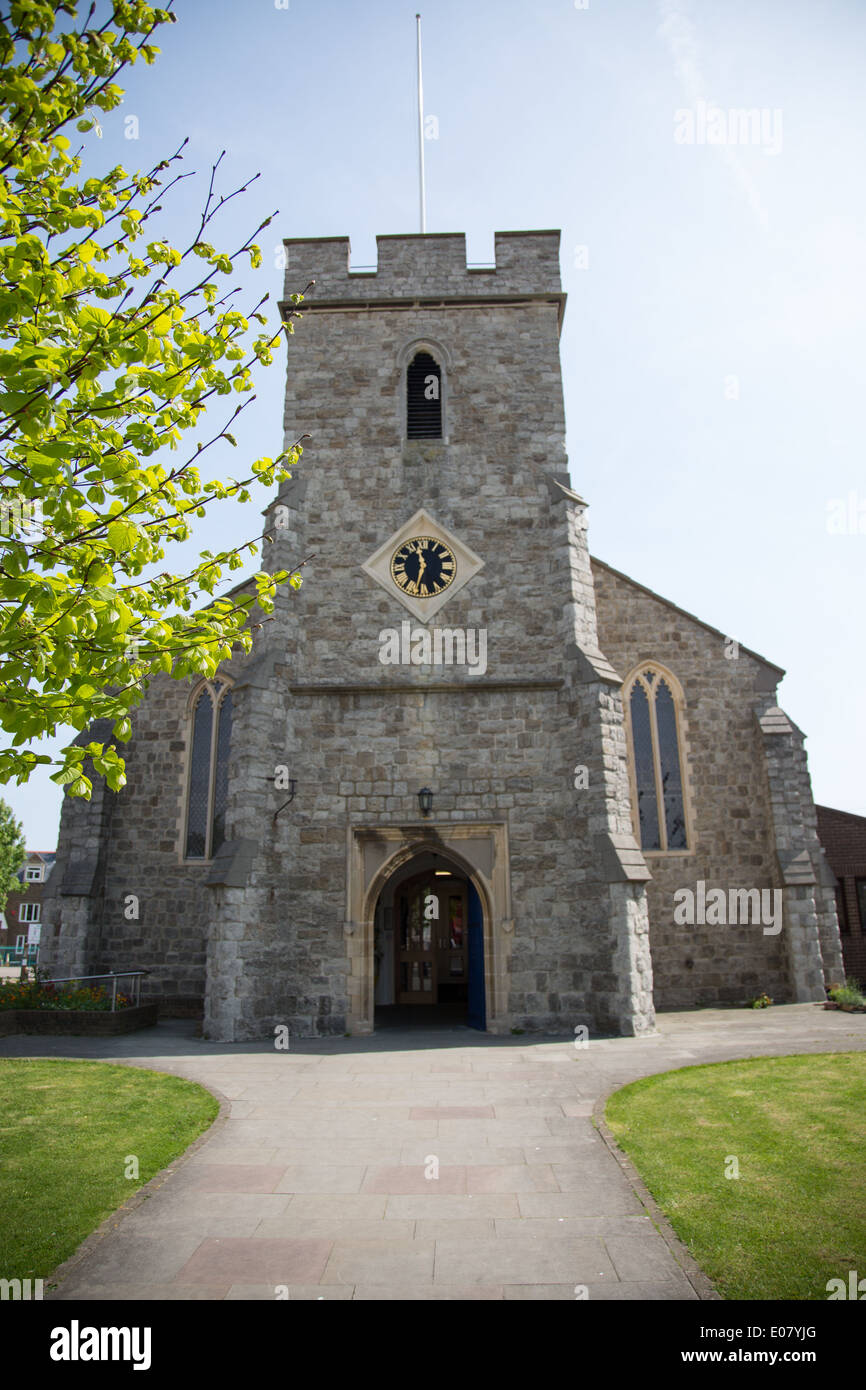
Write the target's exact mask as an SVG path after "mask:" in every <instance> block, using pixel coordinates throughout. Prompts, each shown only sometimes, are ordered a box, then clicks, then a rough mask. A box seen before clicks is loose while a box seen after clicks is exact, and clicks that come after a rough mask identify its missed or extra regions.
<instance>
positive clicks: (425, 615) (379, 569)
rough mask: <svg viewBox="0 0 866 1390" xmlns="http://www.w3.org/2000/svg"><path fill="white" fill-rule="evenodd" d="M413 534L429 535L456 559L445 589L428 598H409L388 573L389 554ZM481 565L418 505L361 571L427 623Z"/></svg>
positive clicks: (478, 559) (459, 541) (471, 553)
mask: <svg viewBox="0 0 866 1390" xmlns="http://www.w3.org/2000/svg"><path fill="white" fill-rule="evenodd" d="M414 536H432V537H433V539H434V540H437V541H441V542H442V544H443V545H447V546H448V548H449V550H450V551H451V552H452V554H453V555H454V558H455V560H456V562H457V572H456V574H455V576H454V578H453V579H452V581H451V583H450V584H449V585H448V587H447V588H445V589H443V590H442V592H441V594H435V595H431V596H430V597H429V598H413V597H412V595H411V594H406V593H404V592H403V590H402V589H401V588H400V586H399V585H398V584H395V583H394V580H393V577H392V575H391V557H392V556H393V554H394V552H395V551H396V550H399V548H400V546H401V545H403V544H404V542H405V541H408V540H410V539H411V538H412V537H414ZM483 568H484V561H483V560H482V559H481V558H480V556H478V555H476V554H475V551H474V550H472V549H471V548H470V547H469V546H468V545H466V543H465V542H464V541H461V540H458V538H457V537H456V536H455V535H454V534H453V532H451V531H449V530H448V529H447V528H446V527H445V526H442V525H440V523H439V522H438V521H436V520H435V519H434V518H433V517H432V516H431V515H430V513H429V512H428V511H426V510H425V508H424V507H421V508H420V510H419V511H417V512H416V513H415V515H414V516H410V518H409V520H408V521H406V522H404V523H403V525H402V526H401V527H400V529H399V530H398V531H395V532H394V533H393V535H390V536H389V537H388V539H387V540H386V541H385V542H384V543H383V544H382V545H380V546H379V549H378V550H376V551H374V553H373V554H372V555H371V556H370V558H369V560H366V561H365V562H364V564H363V565H362V566H361V569H362V570H363V571H364V573H365V574H368V575H369V576H370V578H371V579H375V581H376V583H377V584H381V586H382V588H383V589H384V590H385V592H386V593H388V594H390V596H391V598H395V599H397V600H398V601H399V602H400V603H402V605H403V607H404V608H407V609H408V610H409V612H410V613H411V614H412V616H413V617H414V618H417V619H418V620H419V622H422V623H429V621H430V619H431V618H433V617H434V616H435V615H436V614H437V613H438V612H439V609H440V608H441V607H442V605H443V604H445V603H447V602H448V600H449V599H450V598H453V597H454V595H455V594H459V592H460V590H461V589H462V588H464V586H465V585H466V584H468V583H469V581H470V579H474V578H475V576H476V574H478V572H479V570H481V569H483Z"/></svg>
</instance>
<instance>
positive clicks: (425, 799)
mask: <svg viewBox="0 0 866 1390" xmlns="http://www.w3.org/2000/svg"><path fill="white" fill-rule="evenodd" d="M418 805H419V806H420V807H421V815H422V816H429V814H430V812H431V811H432V810H433V793H432V792H431V790H430V788H429V787H422V788H421V790H420V792H419V793H418Z"/></svg>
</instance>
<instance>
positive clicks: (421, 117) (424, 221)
mask: <svg viewBox="0 0 866 1390" xmlns="http://www.w3.org/2000/svg"><path fill="white" fill-rule="evenodd" d="M415 24H416V27H417V30H418V179H419V184H420V198H421V231H422V232H426V230H427V199H426V195H425V192H424V92H423V88H422V86H421V16H420V15H419V14H416V16H415Z"/></svg>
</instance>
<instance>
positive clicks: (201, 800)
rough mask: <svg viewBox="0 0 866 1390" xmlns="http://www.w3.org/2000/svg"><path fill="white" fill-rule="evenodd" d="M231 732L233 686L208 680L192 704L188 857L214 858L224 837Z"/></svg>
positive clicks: (187, 834) (187, 816)
mask: <svg viewBox="0 0 866 1390" xmlns="http://www.w3.org/2000/svg"><path fill="white" fill-rule="evenodd" d="M231 732H232V693H231V689H230V687H229V686H228V685H227V684H226V683H225V681H219V680H216V681H207V682H206V683H205V684H204V685H203V686H202V687H201V690H200V692H199V694H198V696H197V698H196V699H195V701H194V703H193V707H192V737H191V740H190V754H189V784H188V790H187V814H186V858H187V859H211V858H213V856H214V855H215V854H216V852H217V850H218V849H219V847H220V845H221V844H222V843H223V841H224V840H225V812H226V803H227V801H228V763H229V746H230V743H231Z"/></svg>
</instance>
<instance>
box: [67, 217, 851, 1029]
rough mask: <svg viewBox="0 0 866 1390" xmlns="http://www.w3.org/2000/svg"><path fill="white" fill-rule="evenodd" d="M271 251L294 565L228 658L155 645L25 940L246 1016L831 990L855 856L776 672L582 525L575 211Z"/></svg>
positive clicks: (234, 1017) (516, 1018) (278, 548)
mask: <svg viewBox="0 0 866 1390" xmlns="http://www.w3.org/2000/svg"><path fill="white" fill-rule="evenodd" d="M286 253H287V254H286V261H287V264H286V296H287V301H288V295H289V294H290V293H292V292H294V291H297V290H302V289H303V288H304V286H306V285H307V284H308V283H309V282H310V281H315V285H314V287H313V288H312V289H311V290H310V292H309V293H308V295H307V296H306V297H305V300H304V303H303V305H302V311H301V317H300V319H299V320H298V321H297V326H296V329H295V334H294V336H293V338H292V340H291V342H290V346H289V353H288V389H287V394H286V407H285V430H286V439H287V441H288V443H291V442H293V441H294V440H296V439H297V438H298V437H299V436H300V435H301V434H304V433H307V434H309V435H310V436H311V443H309V444H308V445H307V446H306V447H305V449H304V453H303V457H302V459H301V460H300V463H299V464H298V466H297V467H296V469H295V470H294V476H293V477H292V480H291V482H289V483H286V484H284V485H283V487H282V489H281V490H280V492H279V495H278V496H276V497H275V498H274V499H273V501H272V503H271V505H270V506H269V507H268V509H267V511H266V526H267V527H268V528H270V532H271V535H272V537H273V543H272V544H270V545H268V546H265V553H264V557H263V563H264V565H265V567H266V568H267V569H268V570H269V571H271V572H276V571H278V570H291V569H293V568H294V567H295V566H297V565H298V564H299V562H301V561H302V560H304V561H306V563H305V564H304V568H303V575H304V583H303V585H302V587H301V589H300V590H299V591H298V592H294V591H292V590H291V589H289V588H287V587H286V588H283V589H281V590H280V592H279V594H278V598H277V603H276V609H275V612H274V614H273V615H272V618H271V620H269V621H264V622H263V623H262V625H261V627H260V628H258V630H257V631H256V632H255V637H254V644H253V648H252V651H251V653H250V654H248V655H245V654H241V655H239V656H238V657H236V658H235V659H233V660H232V661H229V662H226V663H224V664H223V665H222V666H221V668H220V670H219V672H218V675H217V678H215V679H214V680H213V681H203V680H202V681H197V682H196V681H192V680H187V681H173V680H171V679H170V678H169V677H168V676H164V675H158V676H156V677H154V678H153V679H152V681H151V683H150V686H149V689H148V691H147V693H146V695H145V698H144V699H143V701H142V703H141V704H140V705H139V706H138V707H137V709H136V710H135V711H133V737H132V740H131V741H130V742H129V744H127V745H125V747H124V750H123V752H124V757H125V759H126V762H127V778H128V781H127V785H126V787H125V788H124V789H123V790H122V791H121V792H119V793H117V794H114V793H112V792H110V791H108V790H106V788H105V786H104V783H103V782H102V780H101V779H100V778H99V777H96V776H94V792H93V797H92V800H91V801H90V802H84V801H80V800H74V799H71V798H68V799H67V800H66V802H65V805H64V809H63V817H62V823H61V831H60V842H59V846H58V853H57V861H56V867H55V870H54V872H53V874H52V878H51V883H50V886H49V897H48V900H47V902H46V905H45V909H44V917H45V923H44V927H43V933H42V948H41V956H40V963H41V964H42V965H45V966H48V967H49V969H50V970H51V972H52V973H55V974H58V975H68V974H72V973H73V972H80V973H86V974H93V973H96V972H102V971H108V970H131V969H147V970H148V971H150V975H149V977H148V980H147V983H146V988H145V989H144V990H143V995H142V997H143V998H149V999H156V1000H158V1001H159V1002H160V1005H161V1008H162V1011H163V1013H164V1014H165V1015H168V1016H172V1015H174V1016H177V1015H181V1014H183V1013H195V1012H202V1011H203V1014H204V1023H203V1033H204V1036H205V1037H209V1038H213V1039H219V1040H223V1041H228V1042H231V1041H244V1040H250V1039H265V1038H268V1037H273V1036H274V1032H275V1029H278V1028H279V1027H280V1026H286V1027H287V1028H288V1030H289V1033H290V1034H291V1035H294V1036H299V1037H315V1036H321V1035H328V1034H331V1035H338V1036H339V1035H343V1034H345V1033H350V1034H369V1033H371V1032H374V1031H375V1030H377V1029H378V1028H380V1027H382V1026H386V1025H387V1023H388V1022H389V1021H391V1022H393V1021H394V1020H398V1021H399V1022H400V1023H401V1024H406V1025H407V1026H411V1025H412V1024H413V1023H415V1022H418V1023H431V1022H434V1021H443V1022H444V1021H447V1022H450V1023H464V1024H468V1025H469V1026H470V1027H473V1028H476V1029H480V1030H486V1031H487V1032H490V1033H496V1034H509V1033H511V1032H512V1031H513V1030H524V1031H525V1032H527V1033H532V1032H535V1033H548V1034H556V1035H566V1034H568V1035H571V1034H573V1033H574V1031H575V1030H576V1029H580V1028H586V1029H587V1030H588V1034H589V1037H590V1038H592V1037H593V1036H599V1035H605V1034H606V1035H612V1034H613V1035H617V1034H626V1035H638V1034H642V1033H647V1032H650V1031H652V1030H653V1028H654V1024H655V1010H656V1009H676V1008H682V1007H686V1006H690V1005H698V1004H705V1005H712V1004H721V1003H741V1002H745V1001H747V1000H748V999H750V998H752V997H754V996H756V995H759V994H762V993H767V994H768V995H769V996H770V997H771V998H772V999H773V1000H774V1001H775V1002H777V1003H783V1002H789V1001H806V1000H819V999H823V998H824V997H825V988H826V986H827V985H828V984H833V983H837V982H839V981H840V980H841V978H842V957H841V951H840V936H839V926H838V921H837V915H836V903H835V892H834V886H835V881H834V877H833V874H832V872H831V871H830V869H829V867H828V865H827V862H826V859H825V857H824V854H823V851H822V849H821V847H820V844H819V840H818V836H817V832H816V812H815V806H814V803H813V799H812V792H811V786H810V781H809V773H808V769H807V763H806V754H805V751H804V736H803V734H802V733H801V732H800V730H799V729H798V728H797V727H796V726H795V725H794V724H793V723H792V722H791V720H790V719H789V718H788V717H787V716H786V715H785V713H784V712H783V711H782V710H781V709H780V708H779V705H778V703H777V694H776V687H777V685H778V683H779V681H780V680H781V678H782V675H783V671H782V670H781V669H780V668H779V667H778V666H776V665H774V664H773V663H772V662H770V661H768V660H766V659H765V658H763V657H761V656H759V655H757V654H756V653H755V652H752V651H749V650H747V649H746V648H745V647H742V646H738V644H737V643H736V642H733V641H732V640H731V639H730V638H728V637H726V636H725V634H723V633H721V632H719V631H717V630H715V629H714V628H712V627H710V626H708V625H707V624H706V623H704V622H702V621H701V620H700V619H699V618H696V617H694V616H692V615H691V614H689V613H687V612H685V611H683V610H682V609H681V608H679V607H677V606H676V605H675V604H674V603H673V602H670V601H668V600H667V599H664V598H661V597H659V596H658V595H657V594H655V593H652V592H651V591H650V590H649V589H647V588H645V587H644V586H643V585H641V584H640V583H638V582H636V581H635V580H633V579H631V578H629V577H627V576H626V575H624V574H621V573H619V572H618V571H616V570H614V569H612V568H611V567H610V566H609V565H606V564H605V563H604V562H603V561H601V560H597V559H595V558H591V557H590V553H589V550H588V547H587V531H586V527H587V502H586V501H585V500H584V499H583V497H582V495H581V491H582V489H581V483H580V479H576V480H575V482H576V486H577V488H578V489H579V490H578V491H576V490H575V487H574V486H573V485H572V481H571V479H570V477H569V472H568V467H567V459H566V453H565V416H564V408H563V395H562V380H561V368H560V359H559V336H560V331H561V328H562V322H563V313H564V309H565V295H564V294H563V293H562V290H561V284H560V274H559V233H558V232H555V231H530V232H501V233H497V235H496V251H495V254H496V262H495V267H473V266H467V264H466V246H465V239H464V237H463V236H462V235H450V234H449V235H405V236H383V237H379V238H378V266H377V269H376V270H375V271H371V272H359V271H352V270H350V266H349V242H348V239H347V238H344V237H326V238H316V239H308V240H305V239H297V238H296V239H292V240H289V241H287V242H286ZM292 308H293V306H292V305H291V304H290V303H288V302H287V303H286V305H285V308H284V312H286V313H288V312H290V311H292ZM242 587H243V586H242ZM97 732H98V731H97ZM92 736H93V735H92V734H86V735H84V736H83V738H84V739H85V741H87V740H89V738H90V737H92Z"/></svg>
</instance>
